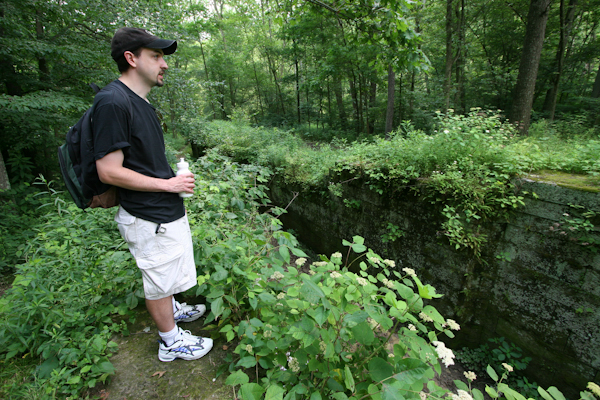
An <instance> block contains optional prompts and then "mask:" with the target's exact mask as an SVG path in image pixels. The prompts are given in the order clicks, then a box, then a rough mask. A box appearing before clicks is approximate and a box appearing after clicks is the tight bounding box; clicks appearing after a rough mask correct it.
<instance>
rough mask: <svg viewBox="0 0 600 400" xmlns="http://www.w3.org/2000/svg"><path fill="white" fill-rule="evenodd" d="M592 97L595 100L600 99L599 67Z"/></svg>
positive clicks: (599, 67)
mask: <svg viewBox="0 0 600 400" xmlns="http://www.w3.org/2000/svg"><path fill="white" fill-rule="evenodd" d="M592 97H593V98H595V99H597V98H598V97H600V66H598V72H596V80H595V81H594V88H593V89H592Z"/></svg>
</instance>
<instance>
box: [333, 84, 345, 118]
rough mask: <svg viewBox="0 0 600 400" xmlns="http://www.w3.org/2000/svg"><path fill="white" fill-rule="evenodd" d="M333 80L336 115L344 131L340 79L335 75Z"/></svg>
mask: <svg viewBox="0 0 600 400" xmlns="http://www.w3.org/2000/svg"><path fill="white" fill-rule="evenodd" d="M333 79H334V88H333V91H334V92H335V100H336V102H337V106H338V115H339V117H340V124H341V126H342V129H346V126H347V124H346V122H347V121H346V109H345V108H344V98H343V97H342V79H341V78H340V75H339V74H336V75H335V77H334V78H333Z"/></svg>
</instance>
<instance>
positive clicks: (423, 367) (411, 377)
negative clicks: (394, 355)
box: [394, 358, 429, 385]
mask: <svg viewBox="0 0 600 400" xmlns="http://www.w3.org/2000/svg"><path fill="white" fill-rule="evenodd" d="M396 368H399V369H400V370H401V372H399V373H397V374H395V375H394V379H396V380H398V381H401V382H406V383H407V384H409V385H411V384H413V383H414V382H416V381H418V380H419V379H421V378H423V375H424V374H425V373H426V372H427V371H428V370H429V367H428V366H427V364H425V363H424V362H423V361H421V360H418V359H416V358H403V359H402V360H400V361H398V363H397V364H396Z"/></svg>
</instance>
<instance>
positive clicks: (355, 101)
mask: <svg viewBox="0 0 600 400" xmlns="http://www.w3.org/2000/svg"><path fill="white" fill-rule="evenodd" d="M351 72H352V74H351V75H350V79H349V80H348V82H349V83H350V95H351V96H352V108H353V109H354V121H355V122H354V126H355V130H356V132H357V133H358V132H360V128H359V127H360V125H359V123H360V120H359V116H358V113H359V111H358V94H357V93H356V75H354V69H352V71H351Z"/></svg>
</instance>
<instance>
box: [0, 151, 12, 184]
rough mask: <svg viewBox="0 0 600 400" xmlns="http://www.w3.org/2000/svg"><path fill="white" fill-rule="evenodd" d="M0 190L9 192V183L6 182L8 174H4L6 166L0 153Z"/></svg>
mask: <svg viewBox="0 0 600 400" xmlns="http://www.w3.org/2000/svg"><path fill="white" fill-rule="evenodd" d="M0 190H10V181H9V180H8V173H7V172H6V165H5V164H4V157H2V152H1V151H0Z"/></svg>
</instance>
